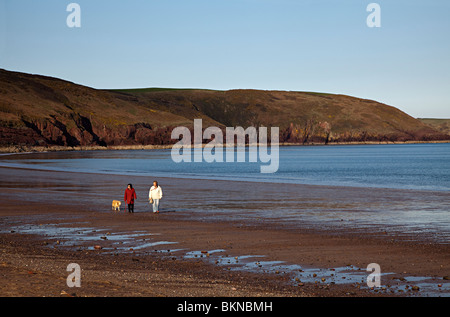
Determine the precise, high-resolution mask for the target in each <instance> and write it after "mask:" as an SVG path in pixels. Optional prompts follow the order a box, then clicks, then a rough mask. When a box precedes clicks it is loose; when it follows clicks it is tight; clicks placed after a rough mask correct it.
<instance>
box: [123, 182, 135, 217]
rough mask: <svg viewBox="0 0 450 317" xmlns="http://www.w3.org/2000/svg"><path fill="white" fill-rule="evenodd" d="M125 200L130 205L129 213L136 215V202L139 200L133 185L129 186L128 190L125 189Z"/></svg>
mask: <svg viewBox="0 0 450 317" xmlns="http://www.w3.org/2000/svg"><path fill="white" fill-rule="evenodd" d="M123 199H124V200H125V202H126V203H127V204H128V212H129V213H134V200H135V199H137V197H136V191H135V190H134V188H133V185H131V184H128V187H127V189H125V195H124V198H123Z"/></svg>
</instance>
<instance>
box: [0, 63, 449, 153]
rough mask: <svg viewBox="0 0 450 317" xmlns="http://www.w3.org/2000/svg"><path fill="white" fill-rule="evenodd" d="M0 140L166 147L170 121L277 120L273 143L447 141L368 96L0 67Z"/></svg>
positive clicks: (250, 122) (271, 122) (33, 143)
mask: <svg viewBox="0 0 450 317" xmlns="http://www.w3.org/2000/svg"><path fill="white" fill-rule="evenodd" d="M0 113H1V119H0V146H3V147H4V146H11V145H12V146H14V145H24V146H51V145H60V146H111V145H150V144H154V145H167V144H173V143H174V142H175V141H174V140H171V139H170V132H171V131H172V129H173V128H174V127H176V126H188V127H192V125H193V119H195V118H202V119H203V125H204V127H206V126H210V125H214V126H218V127H222V128H224V127H228V126H229V127H236V126H242V127H244V128H246V127H249V126H256V127H259V126H278V127H280V134H281V136H280V141H281V142H291V143H303V144H308V143H330V142H337V143H339V142H366V141H399V142H402V141H432V140H448V139H450V137H449V135H447V134H446V133H444V132H439V131H437V130H436V129H434V128H433V127H430V126H429V125H427V124H424V123H423V122H421V121H419V120H417V119H414V118H412V117H411V116H409V115H407V114H405V113H404V112H402V111H400V110H398V109H396V108H394V107H391V106H388V105H384V104H381V103H378V102H375V101H371V100H365V99H360V98H354V97H349V96H344V95H332V94H325V93H312V92H287V91H259V90H230V91H214V90H199V89H166V88H149V89H131V90H97V89H93V88H89V87H84V86H80V85H76V84H73V83H70V82H67V81H64V80H60V79H56V78H51V77H45V76H39V75H30V74H24V73H18V72H10V71H6V70H0Z"/></svg>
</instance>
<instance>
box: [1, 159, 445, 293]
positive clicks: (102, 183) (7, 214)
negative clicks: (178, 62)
mask: <svg viewBox="0 0 450 317" xmlns="http://www.w3.org/2000/svg"><path fill="white" fill-rule="evenodd" d="M0 175H1V178H2V184H1V186H2V190H1V194H0V195H1V200H2V208H1V209H0V230H1V231H0V232H1V234H0V247H1V253H0V281H1V282H0V295H1V296H33V297H34V296H38V297H41V296H46V297H58V296H77V297H83V296H88V297H100V296H117V297H123V296H151V297H156V296H164V297H173V296H181V297H185V296H188V297H189V296H200V297H203V296H208V297H216V296H226V297H227V296H239V297H260V296H263V297H266V296H268V297H272V296H274V297H291V296H292V297H310V296H448V295H449V293H448V289H449V288H448V286H449V284H448V276H449V275H450V266H449V263H450V252H449V245H448V243H439V242H433V241H430V240H425V241H418V239H414V237H408V236H401V237H398V238H397V237H393V236H392V235H391V234H387V233H386V230H385V228H383V227H379V228H371V230H370V232H368V231H364V230H351V229H349V227H348V228H347V227H342V229H341V230H330V229H329V228H328V227H323V228H321V227H320V226H316V227H311V226H305V227H304V228H301V226H298V225H297V226H290V225H289V223H284V222H278V221H277V219H273V220H272V221H268V220H267V219H262V218H259V217H245V219H244V218H242V219H240V218H239V214H233V215H231V214H230V217H227V215H225V216H224V215H223V213H222V212H221V213H219V212H215V211H214V206H212V205H213V203H214V204H233V203H235V202H236V201H235V200H234V198H230V197H235V196H236V195H238V193H241V194H242V195H243V196H245V195H246V191H248V190H249V188H251V190H252V192H254V193H256V194H255V195H254V196H252V197H251V200H250V199H248V200H247V199H242V198H240V200H241V201H242V202H241V205H242V210H243V213H242V215H243V217H244V216H245V215H249V214H250V215H251V210H252V208H258V203H259V204H264V198H263V197H264V195H263V193H265V192H269V191H270V188H269V186H270V184H267V183H251V184H250V183H247V182H230V181H213V180H190V179H176V178H165V179H162V178H159V179H158V180H159V182H160V184H161V186H162V187H163V189H164V198H163V201H162V210H161V213H160V214H158V215H156V214H153V213H151V212H150V207H149V206H148V203H147V201H146V200H147V199H146V198H147V197H146V194H147V191H148V188H149V185H150V184H151V182H152V181H153V179H149V178H148V177H139V176H133V177H126V176H117V175H99V174H83V173H69V172H50V171H39V170H26V169H13V168H0ZM130 182H131V183H133V185H134V187H135V188H136V189H137V196H138V199H137V202H136V207H135V208H136V213H134V214H128V213H127V212H124V210H125V207H124V206H123V205H122V211H121V212H113V211H111V201H112V200H113V199H119V200H123V198H122V197H123V190H124V186H126V184H127V183H130ZM280 186H281V185H280ZM280 191H281V192H283V195H284V196H283V197H281V198H280V200H279V201H277V203H278V204H283V202H284V201H286V199H285V197H295V196H296V193H298V192H304V191H308V192H311V193H312V194H313V195H316V196H317V195H323V196H329V195H330V194H332V195H336V196H337V197H360V196H361V193H362V192H364V191H365V192H367V191H366V190H365V189H362V188H360V189H358V188H339V187H323V186H309V185H286V186H284V187H283V188H282V190H280ZM257 193H259V194H257ZM382 194H385V195H388V194H389V195H397V194H398V195H400V191H399V192H398V193H395V191H392V190H383V189H377V190H371V191H370V193H366V197H367V199H368V200H370V199H376V196H377V195H382ZM403 194H404V193H402V195H403ZM413 194H414V193H412V194H411V195H413ZM436 195H437V196H436V197H437V198H436V199H440V196H439V195H440V194H436ZM445 195H446V193H442V198H443V199H444V198H445ZM220 198H221V199H220ZM244 198H245V197H244ZM404 199H408V196H407V195H405V197H404ZM286 203H288V202H286ZM208 208H209V209H208ZM200 209H202V210H201V212H198V210H200ZM204 209H207V210H206V211H205V210H204ZM208 210H210V211H211V212H208ZM244 211H245V212H244ZM70 263H77V264H79V265H80V267H81V269H82V275H81V284H82V286H81V287H80V288H69V287H68V286H67V284H66V278H67V276H68V274H69V272H67V270H66V268H67V265H68V264H70ZM370 263H377V264H379V265H380V267H381V272H382V280H381V283H382V285H381V287H379V288H374V289H370V288H369V287H367V285H366V277H367V276H368V274H369V273H368V272H366V267H367V265H368V264H370ZM383 273H386V275H383ZM418 277H426V278H427V281H426V283H425V284H424V282H423V280H420V281H419V279H418ZM344 280H348V281H350V282H348V283H344ZM417 281H419V282H417ZM424 285H426V286H424ZM430 285H431V286H430ZM427 287H428V291H426V292H425V290H426V289H427Z"/></svg>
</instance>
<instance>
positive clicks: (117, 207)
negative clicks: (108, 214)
mask: <svg viewBox="0 0 450 317" xmlns="http://www.w3.org/2000/svg"><path fill="white" fill-rule="evenodd" d="M120 205H122V202H120V201H118V200H113V202H112V210H114V211H116V210H118V211H120Z"/></svg>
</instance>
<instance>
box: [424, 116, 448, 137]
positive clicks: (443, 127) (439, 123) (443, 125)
mask: <svg viewBox="0 0 450 317" xmlns="http://www.w3.org/2000/svg"><path fill="white" fill-rule="evenodd" d="M419 120H420V121H422V122H423V123H425V124H426V125H429V126H430V127H432V128H433V129H435V130H437V131H439V132H441V133H444V134H447V135H450V119H419Z"/></svg>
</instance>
